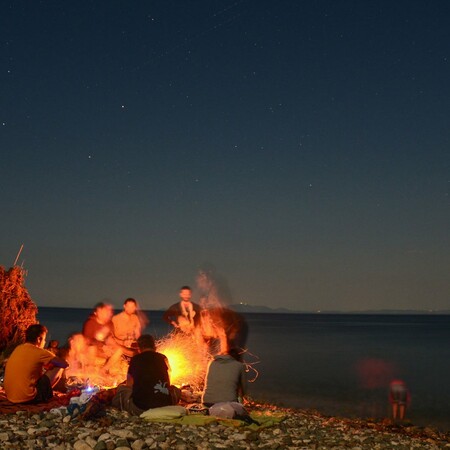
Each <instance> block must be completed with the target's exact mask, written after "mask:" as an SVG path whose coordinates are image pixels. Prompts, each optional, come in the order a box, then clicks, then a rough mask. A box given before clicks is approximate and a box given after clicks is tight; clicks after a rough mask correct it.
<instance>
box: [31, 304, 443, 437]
mask: <svg viewBox="0 0 450 450" xmlns="http://www.w3.org/2000/svg"><path fill="white" fill-rule="evenodd" d="M90 312H91V311H90V310H88V309H81V308H50V307H40V308H39V314H38V319H39V321H40V322H41V323H42V324H44V325H45V326H46V327H47V328H48V329H49V336H48V338H47V341H48V340H50V339H57V340H58V341H60V343H61V345H64V343H65V342H66V341H67V338H68V337H69V336H70V335H71V334H73V333H79V332H81V329H82V325H83V323H84V321H85V320H86V319H87V317H88V316H89V314H90ZM146 313H147V316H148V318H149V319H150V323H149V325H148V326H147V328H146V330H145V332H147V333H151V334H153V335H154V336H155V337H157V338H161V337H164V336H165V335H167V334H168V333H170V331H171V330H170V327H169V325H167V324H166V323H165V322H164V321H163V320H162V314H163V312H162V311H146ZM242 315H243V316H244V318H245V320H246V321H247V324H248V328H249V334H248V339H247V345H246V353H245V354H244V361H245V362H246V364H247V367H248V378H249V380H250V381H251V382H250V383H249V395H250V397H252V398H253V399H255V400H258V401H266V402H270V403H273V404H276V405H279V406H285V407H292V408H301V409H308V410H313V411H318V412H320V413H321V414H324V415H329V416H337V417H348V418H367V417H372V418H377V419H381V418H384V417H389V415H390V405H389V401H388V394H389V383H390V381H392V380H393V379H402V380H403V381H404V382H405V383H406V385H407V387H408V389H409V392H410V396H411V397H410V398H411V400H410V404H409V405H408V409H407V414H406V418H407V420H408V421H410V422H411V423H412V424H414V425H418V426H431V427H435V428H438V429H440V430H442V431H450V406H449V405H450V387H449V386H447V383H450V315H433V314H424V315H421V314H411V315H407V314H399V315H394V314H271V313H243V314H242Z"/></svg>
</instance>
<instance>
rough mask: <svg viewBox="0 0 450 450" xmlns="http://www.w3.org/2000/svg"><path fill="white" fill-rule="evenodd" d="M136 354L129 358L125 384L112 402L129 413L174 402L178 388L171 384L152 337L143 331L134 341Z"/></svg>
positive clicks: (166, 365)
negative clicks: (136, 347)
mask: <svg viewBox="0 0 450 450" xmlns="http://www.w3.org/2000/svg"><path fill="white" fill-rule="evenodd" d="M137 344H138V349H139V353H138V354H137V355H135V356H133V357H132V358H131V361H130V366H129V368H128V374H127V381H126V384H125V385H121V386H119V387H118V388H117V393H116V395H115V396H114V398H113V400H112V405H113V406H115V407H117V408H119V409H120V410H122V411H128V412H129V413H130V414H132V415H140V414H142V413H143V412H144V411H146V410H148V409H151V408H158V407H160V406H168V405H175V404H177V403H178V400H179V398H180V396H179V392H180V390H179V389H178V388H177V387H175V386H171V385H170V377H169V362H168V360H167V358H166V356H164V355H163V354H161V353H158V352H157V351H156V350H155V340H154V338H153V336H151V335H149V334H143V335H142V336H140V337H139V339H138V340H137Z"/></svg>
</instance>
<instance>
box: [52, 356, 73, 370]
mask: <svg viewBox="0 0 450 450" xmlns="http://www.w3.org/2000/svg"><path fill="white" fill-rule="evenodd" d="M50 364H52V365H54V366H55V367H61V368H63V369H66V368H67V367H69V363H68V362H67V361H66V360H65V359H62V358H58V357H57V356H55V357H54V358H53V359H52V360H51V361H50Z"/></svg>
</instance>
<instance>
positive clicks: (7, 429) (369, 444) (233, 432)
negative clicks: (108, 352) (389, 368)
mask: <svg viewBox="0 0 450 450" xmlns="http://www.w3.org/2000/svg"><path fill="white" fill-rule="evenodd" d="M249 409H250V410H258V409H259V410H265V411H272V412H278V413H280V412H281V413H285V414H286V418H285V420H283V421H282V422H280V423H279V424H277V425H275V426H272V427H268V428H263V429H260V430H258V431H252V430H250V429H248V428H247V427H244V426H243V427H230V426H227V425H223V424H221V423H220V422H213V423H211V424H208V425H206V426H190V425H189V426H187V425H179V424H171V423H155V422H146V421H144V420H143V419H140V418H139V417H131V416H129V415H128V414H127V413H124V412H120V411H117V410H115V409H112V408H107V410H106V415H105V416H103V417H101V418H99V419H96V420H83V419H81V418H80V417H78V418H72V417H71V416H70V415H67V413H66V411H65V409H60V410H59V411H60V413H57V412H43V413H41V414H30V413H28V412H24V411H20V412H18V413H16V414H11V415H0V449H56V450H69V449H76V450H89V449H94V450H113V449H116V450H125V449H129V448H131V449H134V450H140V449H175V450H187V449H224V448H226V449H236V450H238V449H252V448H260V449H300V450H301V449H305V450H306V449H315V450H319V449H335V450H337V449H353V450H357V449H359V450H363V449H371V450H372V449H399V450H400V449H443V448H447V449H450V433H442V432H438V431H436V430H433V429H430V428H419V427H414V426H407V425H396V424H392V423H390V422H388V421H385V422H371V421H367V420H349V419H337V418H334V417H325V416H322V415H320V414H318V413H315V412H310V411H301V410H292V409H285V408H279V407H276V406H273V405H259V404H256V403H254V404H252V405H250V408H249Z"/></svg>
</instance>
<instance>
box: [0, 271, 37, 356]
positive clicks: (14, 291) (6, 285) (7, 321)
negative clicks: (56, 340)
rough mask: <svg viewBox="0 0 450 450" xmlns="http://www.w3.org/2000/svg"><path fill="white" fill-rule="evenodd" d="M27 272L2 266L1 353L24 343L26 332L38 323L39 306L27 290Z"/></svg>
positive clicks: (0, 307)
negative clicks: (6, 268)
mask: <svg viewBox="0 0 450 450" xmlns="http://www.w3.org/2000/svg"><path fill="white" fill-rule="evenodd" d="M25 276H26V271H25V270H24V269H23V268H22V267H19V266H14V267H11V268H10V269H9V270H5V268H4V267H3V266H0V289H1V291H0V352H4V353H5V354H8V353H9V352H10V351H11V350H12V349H13V348H14V347H15V346H16V345H17V344H19V343H21V342H23V340H24V335H25V330H26V329H27V328H28V327H29V326H30V325H32V324H34V323H36V314H37V306H36V304H35V303H34V302H33V300H32V299H31V297H30V295H29V294H28V291H27V289H26V288H25V286H24V284H25Z"/></svg>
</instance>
